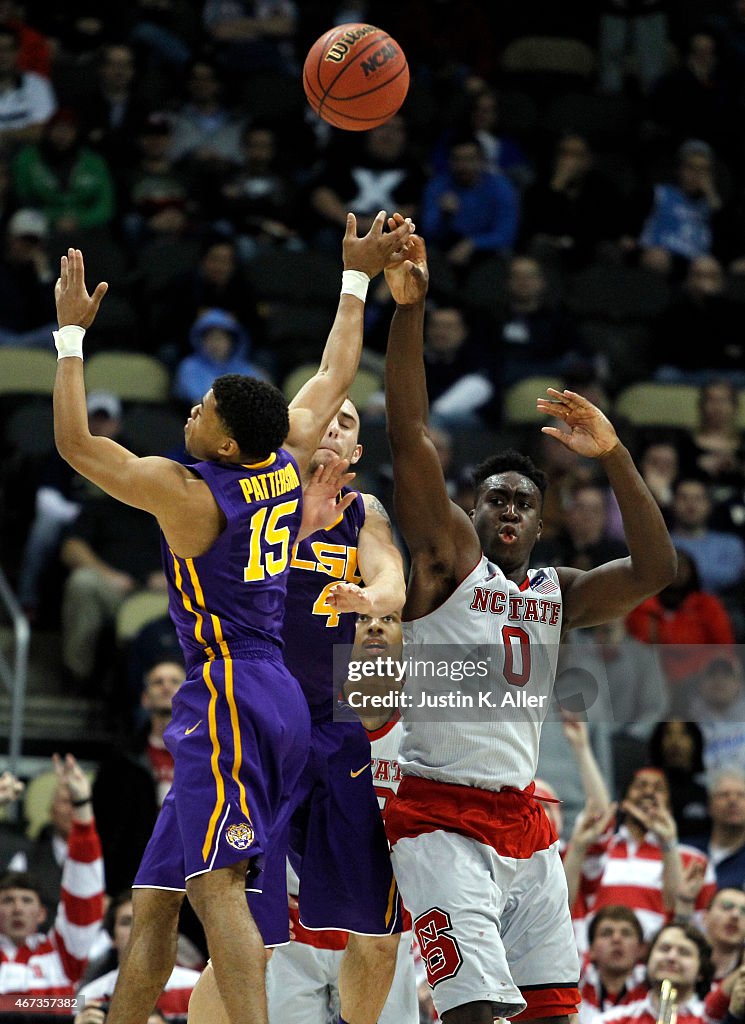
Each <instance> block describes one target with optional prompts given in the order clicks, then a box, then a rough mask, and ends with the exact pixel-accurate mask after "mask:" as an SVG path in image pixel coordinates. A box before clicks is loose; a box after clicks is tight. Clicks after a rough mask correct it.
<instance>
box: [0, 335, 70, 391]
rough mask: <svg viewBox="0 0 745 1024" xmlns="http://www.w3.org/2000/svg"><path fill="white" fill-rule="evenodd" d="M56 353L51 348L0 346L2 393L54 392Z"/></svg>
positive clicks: (0, 387)
mask: <svg viewBox="0 0 745 1024" xmlns="http://www.w3.org/2000/svg"><path fill="white" fill-rule="evenodd" d="M56 373H57V354H56V352H55V351H54V348H53V347H52V343H51V341H50V344H49V349H39V348H13V347H12V346H10V345H9V346H5V347H3V348H0V395H23V394H27V395H51V393H52V390H53V389H54V377H55V374H56Z"/></svg>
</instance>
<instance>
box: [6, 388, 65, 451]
mask: <svg viewBox="0 0 745 1024" xmlns="http://www.w3.org/2000/svg"><path fill="white" fill-rule="evenodd" d="M3 444H4V447H5V451H6V454H7V453H8V452H18V453H20V454H21V455H24V456H30V457H31V458H43V457H44V456H45V455H47V454H49V452H51V451H52V449H53V448H54V417H53V413H52V402H51V399H50V398H48V397H46V396H44V397H43V398H42V397H35V398H28V399H24V400H23V401H22V403H21V404H20V405H18V406H17V407H16V408H15V409H13V411H12V412H11V413H10V415H9V416H8V418H7V420H6V422H5V429H4V430H3Z"/></svg>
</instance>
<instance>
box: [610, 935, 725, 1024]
mask: <svg viewBox="0 0 745 1024" xmlns="http://www.w3.org/2000/svg"><path fill="white" fill-rule="evenodd" d="M711 978H712V964H711V959H710V956H709V944H708V943H707V941H706V939H705V938H704V936H703V935H702V934H701V932H700V931H699V930H698V928H694V927H693V925H690V924H669V925H665V926H664V927H663V928H661V929H660V931H659V932H658V933H657V935H655V937H654V939H653V941H652V945H651V947H650V950H649V956H648V957H647V980H648V981H649V986H650V990H649V993H648V994H647V995H646V996H645V998H644V999H640V1000H639V1001H638V1002H635V1003H630V1004H629V1005H627V1006H617V1007H615V1008H614V1009H612V1010H608V1011H607V1012H606V1013H603V1014H601V1015H600V1017H598V1024H656V1022H657V1020H659V1019H660V1016H661V1012H660V989H661V986H662V982H663V981H664V980H665V979H667V980H669V981H670V982H671V984H672V985H673V986H674V988H675V989H676V1008H677V1021H678V1024H703V1021H704V1004H703V1003H702V1001H701V1000H702V999H703V997H704V996H705V995H706V993H707V992H708V991H709V987H710V985H711Z"/></svg>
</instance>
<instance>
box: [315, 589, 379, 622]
mask: <svg viewBox="0 0 745 1024" xmlns="http://www.w3.org/2000/svg"><path fill="white" fill-rule="evenodd" d="M326 604H327V605H328V606H329V607H330V608H335V609H336V611H337V612H357V614H358V615H372V598H371V597H370V593H369V591H367V590H365V588H364V587H358V586H357V584H356V583H337V584H336V586H335V587H332V588H331V590H329V593H328V597H327V598H326Z"/></svg>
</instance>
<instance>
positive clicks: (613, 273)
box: [567, 263, 670, 321]
mask: <svg viewBox="0 0 745 1024" xmlns="http://www.w3.org/2000/svg"><path fill="white" fill-rule="evenodd" d="M669 291H670V289H669V286H668V284H667V282H666V281H664V280H663V279H662V278H661V277H660V275H659V274H653V273H651V272H650V271H647V270H642V269H641V268H639V267H625V266H618V265H615V264H607V263H595V264H593V265H592V266H590V267H588V268H587V269H586V270H582V271H580V273H578V274H577V275H576V276H575V277H574V278H573V280H572V281H571V283H570V286H569V292H568V295H567V306H568V307H569V309H570V310H571V312H572V313H574V315H575V316H576V317H578V318H579V319H581V320H584V319H596V320H608V321H624V320H647V319H649V318H651V317H654V316H658V315H659V314H660V313H661V312H662V311H663V310H664V309H665V308H666V306H667V304H668V300H669Z"/></svg>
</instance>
